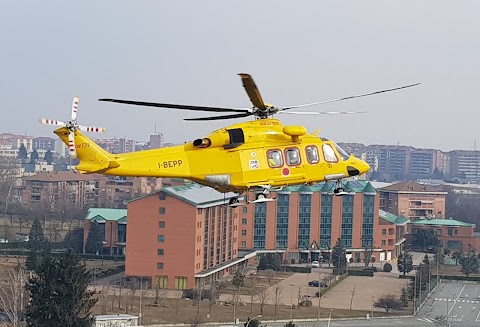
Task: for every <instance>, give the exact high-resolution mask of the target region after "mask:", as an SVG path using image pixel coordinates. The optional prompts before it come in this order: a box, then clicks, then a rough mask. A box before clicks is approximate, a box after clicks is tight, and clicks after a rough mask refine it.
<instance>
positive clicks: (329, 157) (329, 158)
mask: <svg viewBox="0 0 480 327" xmlns="http://www.w3.org/2000/svg"><path fill="white" fill-rule="evenodd" d="M322 149H323V157H324V158H325V161H326V162H338V158H337V155H336V154H335V151H333V148H332V146H331V145H330V144H323V145H322Z"/></svg>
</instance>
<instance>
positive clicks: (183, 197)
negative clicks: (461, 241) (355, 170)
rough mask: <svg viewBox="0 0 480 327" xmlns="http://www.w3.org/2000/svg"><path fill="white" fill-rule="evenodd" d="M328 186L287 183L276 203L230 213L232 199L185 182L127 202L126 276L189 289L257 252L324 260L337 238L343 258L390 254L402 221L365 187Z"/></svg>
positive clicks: (384, 257) (243, 262)
mask: <svg viewBox="0 0 480 327" xmlns="http://www.w3.org/2000/svg"><path fill="white" fill-rule="evenodd" d="M334 187H335V185H334V183H321V184H318V185H315V186H307V185H302V186H289V187H285V188H284V189H282V190H281V191H279V192H276V193H272V194H271V196H272V197H273V198H275V197H276V201H270V202H262V203H249V204H247V205H244V206H238V207H235V208H234V207H229V206H227V205H226V203H228V199H229V198H230V197H232V196H235V195H234V194H226V195H224V194H221V193H218V192H216V191H214V190H212V189H211V188H208V187H204V186H200V185H198V184H192V183H190V184H186V185H183V186H176V187H167V188H163V189H161V190H159V191H155V192H153V193H151V194H149V195H147V196H143V197H140V198H137V199H135V200H132V201H130V202H129V203H128V229H127V236H128V237H127V246H126V275H127V276H137V277H147V278H150V279H151V282H152V287H161V288H173V289H183V288H192V287H195V286H198V285H202V284H208V283H211V282H212V281H214V280H216V279H217V278H221V277H223V276H227V275H230V274H233V273H234V272H235V271H236V269H237V268H242V267H244V266H245V265H246V264H247V263H248V260H249V259H250V258H252V260H253V258H254V257H257V256H258V255H260V254H262V253H272V252H274V253H280V254H282V257H283V260H284V261H286V262H294V263H299V262H309V261H312V260H321V259H324V260H328V257H329V256H330V253H331V251H332V248H333V247H334V245H335V243H336V241H337V239H339V238H340V239H341V240H342V242H343V245H344V247H345V248H346V252H347V258H348V259H350V258H352V260H356V261H360V260H363V259H364V258H363V256H364V253H365V251H366V250H371V251H372V252H373V256H374V257H375V258H376V260H377V261H384V260H392V259H394V258H395V257H396V256H398V254H399V253H400V246H401V244H402V243H403V242H404V237H403V233H404V225H405V222H406V221H407V220H406V219H404V218H402V217H398V216H396V215H393V214H387V213H382V212H381V211H380V210H379V195H378V193H377V191H376V190H375V188H373V187H372V185H371V184H370V183H369V182H365V181H350V182H346V183H345V184H344V189H345V190H347V191H350V192H351V193H350V194H348V195H344V196H341V197H338V196H334V195H333V189H334ZM254 195H255V194H249V196H251V197H252V198H251V199H250V200H253V198H254ZM257 258H258V257H257Z"/></svg>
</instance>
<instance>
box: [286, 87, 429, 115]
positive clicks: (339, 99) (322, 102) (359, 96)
mask: <svg viewBox="0 0 480 327" xmlns="http://www.w3.org/2000/svg"><path fill="white" fill-rule="evenodd" d="M417 85H420V83H415V84H411V85H406V86H400V87H396V88H393V89H388V90H381V91H376V92H371V93H365V94H359V95H352V96H349V97H344V98H338V99H332V100H325V101H319V102H312V103H306V104H300V105H296V106H290V107H283V108H281V109H280V110H281V111H283V110H289V109H294V108H301V107H308V106H314V105H318V104H324V103H330V102H338V101H343V100H350V99H355V98H361V97H366V96H370V95H374V94H379V93H385V92H390V91H396V90H401V89H406V88H408V87H413V86H417Z"/></svg>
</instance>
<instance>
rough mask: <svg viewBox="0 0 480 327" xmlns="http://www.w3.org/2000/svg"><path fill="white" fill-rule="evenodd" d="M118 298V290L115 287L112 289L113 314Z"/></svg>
mask: <svg viewBox="0 0 480 327" xmlns="http://www.w3.org/2000/svg"><path fill="white" fill-rule="evenodd" d="M117 298H118V296H117V289H116V288H115V287H112V309H111V311H112V312H113V310H114V306H115V301H116V300H117ZM119 303H120V301H119Z"/></svg>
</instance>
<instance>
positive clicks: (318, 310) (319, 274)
mask: <svg viewBox="0 0 480 327" xmlns="http://www.w3.org/2000/svg"><path fill="white" fill-rule="evenodd" d="M320 277H321V273H320V272H319V273H318V308H317V320H320V300H321V296H322V292H321V291H322V290H321V288H320V285H321V283H320Z"/></svg>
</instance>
